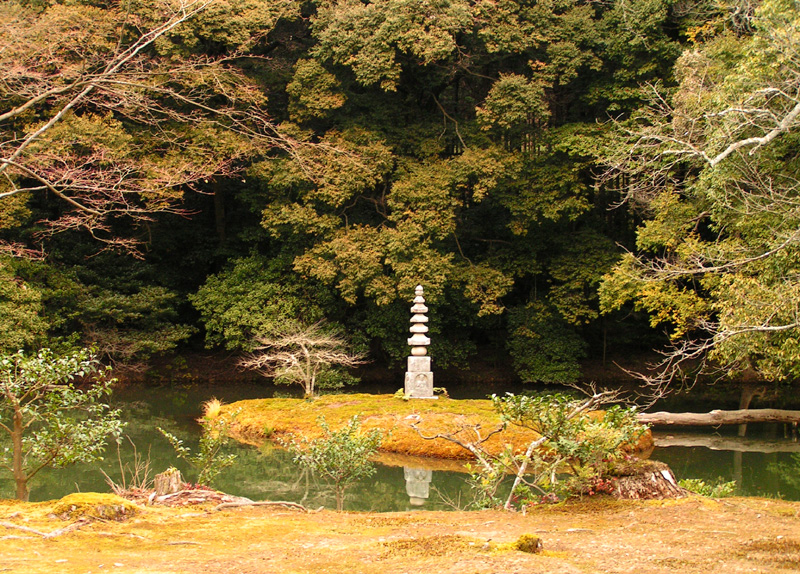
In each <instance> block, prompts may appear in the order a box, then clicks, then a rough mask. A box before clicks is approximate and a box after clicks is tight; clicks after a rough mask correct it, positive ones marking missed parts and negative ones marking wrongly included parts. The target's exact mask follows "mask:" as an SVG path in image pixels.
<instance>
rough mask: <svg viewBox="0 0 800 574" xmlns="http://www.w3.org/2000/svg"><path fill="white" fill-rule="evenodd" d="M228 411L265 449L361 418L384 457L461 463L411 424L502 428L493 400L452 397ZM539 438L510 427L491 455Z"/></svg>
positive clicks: (274, 404) (266, 403) (237, 432)
mask: <svg viewBox="0 0 800 574" xmlns="http://www.w3.org/2000/svg"><path fill="white" fill-rule="evenodd" d="M222 412H223V413H226V414H230V413H234V412H238V415H237V416H236V419H235V421H234V422H233V423H232V424H231V434H232V436H233V437H234V438H236V439H237V440H240V441H242V442H246V443H249V444H256V445H261V444H263V443H264V442H265V441H266V440H267V439H268V438H280V437H286V436H288V435H303V436H306V437H310V438H313V437H316V436H319V435H320V433H321V430H320V428H319V425H318V421H319V418H320V417H322V416H324V417H325V420H326V421H327V423H328V424H329V425H330V427H331V428H338V427H340V426H342V425H344V424H345V423H346V422H347V421H348V420H349V419H350V418H351V417H353V416H355V415H358V416H359V418H360V420H361V422H362V428H364V429H365V430H370V429H373V428H377V429H381V430H382V432H383V443H382V445H381V449H380V450H381V453H391V454H396V455H406V456H415V457H430V458H439V459H455V460H470V459H472V458H473V456H472V455H471V454H470V453H469V452H468V451H467V450H465V449H463V448H461V447H460V446H458V445H457V444H454V443H452V442H450V441H446V440H442V439H436V440H425V439H424V438H422V437H421V436H420V434H419V433H418V432H417V431H416V430H414V428H413V427H412V426H411V425H412V424H416V426H417V428H419V430H420V432H421V433H422V434H423V435H425V436H427V437H433V436H435V435H437V434H456V436H458V437H459V438H460V439H462V440H463V441H471V440H474V439H475V438H476V435H475V431H474V430H473V429H474V427H475V425H480V426H479V427H478V432H480V433H481V436H486V435H487V434H489V433H490V432H491V431H492V430H494V429H496V428H498V427H499V426H500V425H501V420H500V416H499V415H498V414H497V412H495V410H494V408H493V407H492V402H491V401H490V400H480V399H472V400H454V399H450V398H447V397H439V398H438V399H437V400H423V399H417V400H408V401H405V400H402V399H400V398H397V397H395V396H393V395H368V394H358V395H324V396H322V397H318V398H314V399H252V400H246V401H239V402H237V403H233V404H231V405H225V406H223V407H222ZM538 436H539V435H538V434H537V433H535V432H533V431H531V430H528V429H523V428H520V427H515V426H513V425H509V426H508V427H506V429H505V430H503V431H502V432H500V433H497V434H495V435H494V436H492V437H491V438H490V439H489V440H488V441H487V442H486V443H485V444H484V446H485V448H486V449H487V450H488V451H489V452H491V453H498V452H500V451H501V450H502V449H503V448H505V445H511V446H512V447H513V448H514V449H515V450H520V451H521V450H524V449H525V448H527V446H528V445H529V444H530V443H531V442H532V441H534V440H536V439H537V438H538ZM648 446H652V436H650V434H649V433H647V436H646V437H643V438H642V440H641V441H640V444H638V445H637V446H636V450H645V449H646V448H647V447H648Z"/></svg>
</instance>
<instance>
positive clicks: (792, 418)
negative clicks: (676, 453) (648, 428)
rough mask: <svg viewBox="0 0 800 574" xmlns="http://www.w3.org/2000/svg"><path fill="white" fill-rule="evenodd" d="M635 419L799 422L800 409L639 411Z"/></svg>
mask: <svg viewBox="0 0 800 574" xmlns="http://www.w3.org/2000/svg"><path fill="white" fill-rule="evenodd" d="M636 418H637V420H638V421H639V422H640V423H645V424H649V425H674V426H719V425H741V424H747V423H793V424H797V423H800V411H787V410H781V409H745V410H735V411H721V410H713V411H711V412H708V413H668V412H658V413H639V414H638V415H637V417H636Z"/></svg>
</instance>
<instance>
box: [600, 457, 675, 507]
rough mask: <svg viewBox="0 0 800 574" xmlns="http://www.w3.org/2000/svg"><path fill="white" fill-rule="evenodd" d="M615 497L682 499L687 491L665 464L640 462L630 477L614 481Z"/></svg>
mask: <svg viewBox="0 0 800 574" xmlns="http://www.w3.org/2000/svg"><path fill="white" fill-rule="evenodd" d="M614 485H615V487H616V488H615V491H614V496H616V497H617V498H622V499H664V498H682V497H684V496H686V491H685V490H684V489H683V488H681V487H680V486H678V481H677V480H675V475H674V474H672V470H670V468H669V467H668V466H667V465H666V464H664V463H663V462H658V461H654V460H648V461H640V462H639V463H638V464H637V465H636V467H635V471H634V472H633V473H632V474H630V475H628V476H620V477H617V478H615V479H614Z"/></svg>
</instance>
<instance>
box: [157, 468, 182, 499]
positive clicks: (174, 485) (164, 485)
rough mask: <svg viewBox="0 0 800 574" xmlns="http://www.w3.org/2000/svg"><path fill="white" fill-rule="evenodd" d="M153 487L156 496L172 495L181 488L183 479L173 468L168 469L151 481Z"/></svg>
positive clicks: (178, 471) (179, 472)
mask: <svg viewBox="0 0 800 574" xmlns="http://www.w3.org/2000/svg"><path fill="white" fill-rule="evenodd" d="M153 485H154V486H155V489H156V496H164V495H165V494H174V493H175V492H178V491H179V490H180V489H181V487H182V486H183V477H182V476H181V471H180V470H178V469H177V468H174V467H171V468H168V469H167V470H165V471H164V472H162V473H161V474H157V475H156V476H155V478H154V479H153Z"/></svg>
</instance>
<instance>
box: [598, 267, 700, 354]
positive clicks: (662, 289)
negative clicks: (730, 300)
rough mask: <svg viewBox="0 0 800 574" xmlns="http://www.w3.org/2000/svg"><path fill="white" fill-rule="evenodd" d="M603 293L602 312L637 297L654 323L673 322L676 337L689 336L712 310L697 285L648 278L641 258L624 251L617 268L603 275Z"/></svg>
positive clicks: (657, 324)
mask: <svg viewBox="0 0 800 574" xmlns="http://www.w3.org/2000/svg"><path fill="white" fill-rule="evenodd" d="M599 293H600V310H601V312H603V313H609V312H611V311H612V310H614V309H619V308H620V307H622V306H623V305H625V304H626V303H628V302H630V301H633V302H634V304H635V306H636V308H637V309H643V310H646V311H647V312H648V313H650V325H651V326H653V327H657V326H659V325H663V324H666V325H670V326H671V327H672V333H671V335H670V336H671V338H673V339H679V338H681V337H683V336H685V335H686V334H687V333H689V332H690V331H691V330H693V329H694V328H695V327H696V326H697V323H698V321H699V320H701V319H705V318H708V316H709V314H710V312H711V308H710V304H709V302H708V301H707V300H705V299H704V298H703V297H702V296H701V295H700V294H698V293H697V291H695V289H694V286H693V285H691V284H688V285H683V284H680V283H678V282H669V281H658V280H653V279H652V278H648V277H647V275H646V272H645V270H644V269H643V267H642V264H641V262H640V261H639V260H637V259H636V258H635V257H634V256H633V255H632V254H626V255H624V256H623V258H622V260H621V261H620V263H618V264H617V266H616V267H615V268H614V270H613V271H612V272H611V273H609V274H607V275H605V276H604V277H603V283H602V285H601V286H600V291H599Z"/></svg>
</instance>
